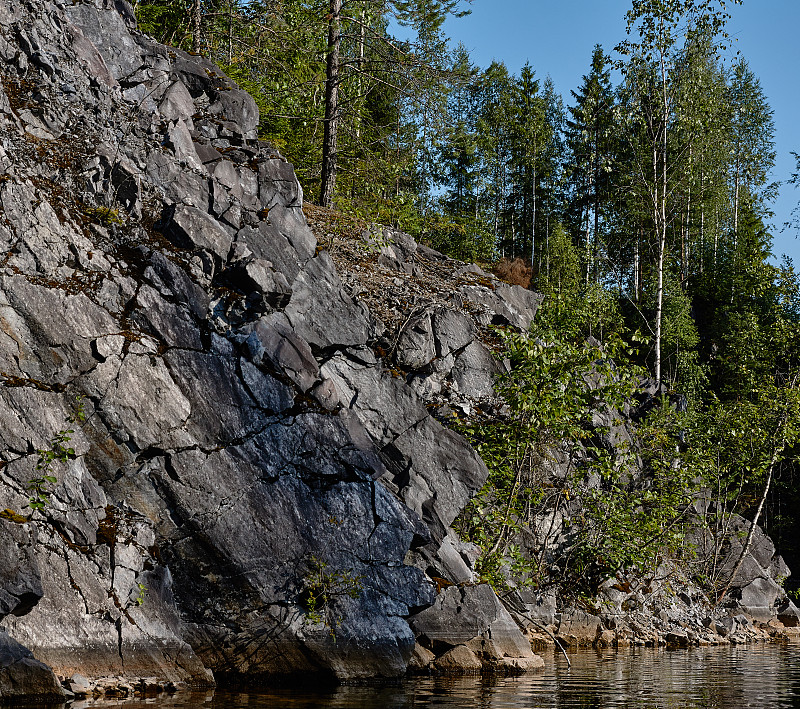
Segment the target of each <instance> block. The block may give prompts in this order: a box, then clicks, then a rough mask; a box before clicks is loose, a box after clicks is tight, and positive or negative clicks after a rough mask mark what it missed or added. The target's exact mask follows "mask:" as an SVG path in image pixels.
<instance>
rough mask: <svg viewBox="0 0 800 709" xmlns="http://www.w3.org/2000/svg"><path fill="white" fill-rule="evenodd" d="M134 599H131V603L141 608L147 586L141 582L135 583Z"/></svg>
mask: <svg viewBox="0 0 800 709" xmlns="http://www.w3.org/2000/svg"><path fill="white" fill-rule="evenodd" d="M136 591H137V593H136V598H134V599H133V602H134V603H135V604H136V605H137V606H141V605H142V604H143V603H144V599H145V596H146V595H147V586H145V585H144V584H143V583H141V582H137V583H136Z"/></svg>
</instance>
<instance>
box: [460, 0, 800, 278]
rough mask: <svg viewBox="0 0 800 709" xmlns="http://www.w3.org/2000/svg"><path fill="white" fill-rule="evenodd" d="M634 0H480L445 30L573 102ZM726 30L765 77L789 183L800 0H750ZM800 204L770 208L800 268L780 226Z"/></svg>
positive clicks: (789, 195) (787, 199)
mask: <svg viewBox="0 0 800 709" xmlns="http://www.w3.org/2000/svg"><path fill="white" fill-rule="evenodd" d="M630 5H631V3H630V0H474V1H473V3H472V14H471V15H470V16H468V17H465V18H462V19H451V20H448V23H447V26H446V32H447V33H448V34H449V36H450V37H452V38H453V41H454V42H459V41H461V42H463V43H464V44H465V45H466V47H467V48H468V49H469V50H471V55H472V58H473V61H474V62H475V63H476V64H478V65H479V66H481V67H486V66H488V65H489V63H490V62H491V61H492V60H493V59H497V60H499V61H503V62H505V64H506V66H508V68H509V69H510V70H512V71H518V70H519V68H520V67H521V66H522V65H523V64H525V62H526V61H530V63H531V65H532V66H533V68H534V69H535V70H536V74H537V76H538V77H539V78H544V77H545V76H547V75H548V74H549V75H550V76H551V77H552V79H553V82H554V83H555V86H556V89H557V90H558V91H559V92H560V93H561V94H562V96H563V97H564V101H565V103H566V104H570V103H571V99H572V97H571V95H570V91H571V90H573V89H576V88H577V87H578V86H579V85H580V82H581V77H582V76H583V74H585V73H586V72H587V71H588V69H589V61H590V58H591V54H592V49H593V47H594V45H595V44H597V43H600V44H602V45H603V47H604V49H606V51H611V49H613V47H614V46H615V45H616V44H617V43H618V42H619V41H620V40H621V39H623V38H624V37H625V12H626V11H627V10H628V9H629V7H630ZM731 15H732V17H731V20H730V21H729V23H728V31H729V33H730V34H731V36H732V37H734V38H735V39H736V42H735V43H734V44H733V48H732V50H731V51H730V52H728V57H729V58H730V59H733V58H734V57H735V51H736V50H738V51H739V52H741V53H742V55H743V56H744V57H745V58H746V59H747V61H748V62H749V64H750V67H751V68H752V70H753V71H754V72H755V73H756V75H757V76H758V77H759V79H760V80H761V86H762V88H763V89H764V93H765V95H766V96H767V99H768V100H769V102H770V105H771V106H772V108H773V110H774V111H775V128H776V149H777V152H778V159H777V162H776V169H775V173H774V175H773V179H775V180H786V179H787V178H788V177H789V176H790V174H791V172H792V169H793V167H794V159H793V158H792V157H791V154H790V153H791V151H793V150H795V151H797V152H800V94H799V93H798V89H799V88H800V87H799V86H798V79H797V72H798V71H800V37H799V36H798V34H800V0H744V3H743V4H742V5H740V6H733V7H732V8H731ZM798 200H800V189H795V188H794V187H792V186H791V185H785V186H783V187H782V188H781V194H780V197H779V198H778V200H777V201H776V202H775V203H774V204H773V205H772V207H773V210H774V211H775V219H774V220H773V224H774V227H773V230H772V233H773V236H774V249H773V250H774V251H775V253H776V254H777V255H778V256H780V255H781V254H783V253H786V254H788V255H789V256H791V257H792V258H793V259H794V261H795V265H796V266H798V267H800V240H799V239H798V238H797V237H796V235H795V233H794V232H793V231H789V230H787V231H785V232H783V233H781V232H780V229H781V225H782V224H783V222H785V221H786V220H787V219H788V218H789V215H790V213H791V211H792V209H793V208H794V206H795V205H796V204H797V202H798Z"/></svg>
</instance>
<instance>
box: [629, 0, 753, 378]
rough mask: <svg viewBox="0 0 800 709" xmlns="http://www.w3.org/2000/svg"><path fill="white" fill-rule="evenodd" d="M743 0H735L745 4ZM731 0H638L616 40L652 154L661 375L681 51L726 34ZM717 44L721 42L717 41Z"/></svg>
mask: <svg viewBox="0 0 800 709" xmlns="http://www.w3.org/2000/svg"><path fill="white" fill-rule="evenodd" d="M740 2H741V0H731V4H740ZM727 4H728V3H727V2H726V0H633V4H632V7H631V9H630V10H628V12H627V14H626V19H627V33H628V35H629V37H632V39H628V40H626V41H624V42H622V43H621V44H619V45H618V46H617V48H616V49H617V51H618V52H619V53H620V54H621V55H622V56H623V57H624V58H625V59H624V60H623V61H621V62H620V63H619V67H620V68H621V69H622V70H623V71H624V72H625V74H626V78H627V80H628V82H629V88H630V89H631V90H632V92H633V93H634V94H635V95H637V96H640V97H641V100H640V101H639V103H638V105H639V109H640V115H639V118H640V119H641V120H642V121H643V123H644V125H645V128H646V137H647V158H646V163H645V162H644V160H643V161H642V164H641V165H640V170H639V173H640V178H641V185H642V187H643V188H644V192H645V193H646V195H647V197H648V201H649V205H650V211H651V215H652V223H653V230H654V242H655V276H656V298H655V315H654V323H653V328H652V330H653V353H654V360H655V362H654V374H655V379H656V381H658V382H660V381H661V342H662V336H663V333H662V326H663V322H662V320H663V318H662V315H663V309H664V269H665V266H666V262H665V257H666V249H667V231H668V228H669V225H670V222H671V219H672V216H673V215H672V214H671V212H670V198H671V185H670V177H671V173H672V172H673V171H674V170H675V168H676V165H675V163H674V162H673V161H672V160H671V155H670V147H671V145H670V142H671V138H672V134H673V130H674V126H675V121H674V118H675V110H676V97H677V95H678V92H679V89H680V87H681V86H682V85H683V82H684V81H686V80H687V75H686V72H685V71H684V70H683V67H684V66H685V64H684V63H683V62H681V56H682V52H683V50H684V48H685V47H686V46H687V42H688V41H689V40H690V39H691V37H693V36H697V35H700V36H706V37H709V38H718V37H722V38H724V37H725V34H724V27H725V23H726V21H727V19H728V13H727V12H726V6H727ZM715 46H716V45H715Z"/></svg>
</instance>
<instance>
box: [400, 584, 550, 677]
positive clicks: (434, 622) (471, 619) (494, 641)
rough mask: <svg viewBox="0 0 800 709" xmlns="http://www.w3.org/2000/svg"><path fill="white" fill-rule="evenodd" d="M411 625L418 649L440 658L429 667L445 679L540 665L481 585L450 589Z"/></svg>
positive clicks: (527, 668)
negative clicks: (419, 647)
mask: <svg viewBox="0 0 800 709" xmlns="http://www.w3.org/2000/svg"><path fill="white" fill-rule="evenodd" d="M411 626H412V628H413V629H414V632H415V633H416V635H417V638H418V640H419V642H420V644H421V645H422V646H423V648H425V649H427V650H428V651H430V652H432V653H433V654H434V655H438V656H439V657H438V659H437V660H435V661H434V666H435V667H437V668H438V671H440V672H443V673H446V674H465V673H467V674H468V673H469V672H470V671H473V670H478V671H480V669H481V668H482V667H485V668H486V669H494V670H498V669H499V670H501V671H502V670H503V669H505V670H506V671H511V672H512V673H513V672H514V671H515V670H516V671H526V670H529V669H536V668H539V667H542V666H543V665H544V662H543V661H542V660H541V658H538V657H537V656H535V655H534V653H533V652H532V651H531V646H530V643H529V642H528V640H527V639H526V638H525V637H524V636H523V635H522V633H521V632H520V630H519V628H518V627H517V624H516V623H515V622H514V619H513V618H512V617H511V615H509V613H508V611H507V610H506V609H505V608H504V607H503V605H502V604H501V603H500V601H499V600H498V599H497V596H496V595H495V594H494V591H492V589H491V588H490V587H489V586H487V585H486V584H478V585H477V586H464V587H461V588H459V587H457V586H450V587H449V588H447V589H445V590H444V591H443V592H441V593H440V594H439V595H438V596H437V598H436V602H435V603H434V605H433V606H431V607H430V608H428V609H426V610H424V611H422V612H421V613H418V614H417V615H416V616H414V618H413V619H412V620H411ZM465 651H469V652H465ZM472 658H475V659H472ZM459 667H461V671H459Z"/></svg>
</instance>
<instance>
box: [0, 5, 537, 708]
mask: <svg viewBox="0 0 800 709" xmlns="http://www.w3.org/2000/svg"><path fill="white" fill-rule="evenodd" d="M0 57H2V60H3V64H2V67H1V68H0V78H1V79H2V83H1V84H0V242H2V248H1V249H0V252H1V253H2V262H1V263H0V373H2V386H0V422H1V423H0V449H1V450H0V457H1V458H2V465H0V510H2V509H4V510H5V512H3V513H2V515H1V517H2V519H0V556H2V558H3V560H4V563H2V564H0V619H2V621H3V624H2V628H3V629H2V630H0V643H2V648H3V651H2V653H0V696H19V695H23V694H27V693H38V694H40V695H42V694H52V695H59V694H61V692H62V689H61V685H60V683H59V682H58V681H57V680H56V679H55V677H54V675H53V672H55V674H56V675H58V677H60V678H62V680H63V679H67V680H68V678H70V677H73V675H75V677H76V678H75V679H74V680H73V681H72V682H71V683H70V682H69V681H67V682H66V684H67V685H68V686H71V687H72V689H73V690H75V691H81V689H82V688H84V689H85V686H86V685H85V680H84V679H83V678H82V677H81V676H83V677H88V678H90V679H91V680H92V681H93V682H100V685H102V681H103V680H102V678H113V679H112V680H108V682H111V683H112V684H113V683H114V682H115V683H116V684H115V685H114V686H116V687H117V689H118V690H119V691H122V692H126V691H129V690H130V689H131V688H132V687H136V686H169V685H174V686H179V685H181V684H195V685H197V684H206V685H207V684H210V683H212V682H214V681H237V680H245V681H251V682H258V681H264V680H266V679H269V678H270V677H273V676H275V675H291V674H298V673H307V672H319V673H323V674H327V675H330V676H332V677H336V678H338V679H352V678H360V677H389V676H397V675H400V674H402V673H403V672H404V671H405V670H406V666H407V664H408V662H409V659H410V658H411V655H412V651H413V650H414V647H415V638H414V634H413V632H412V631H411V628H410V627H409V624H408V622H407V618H408V617H409V616H410V615H412V614H414V613H415V612H417V611H420V610H421V609H423V608H426V607H428V606H430V605H431V604H432V603H433V601H434V597H435V591H434V586H433V585H432V584H431V583H430V581H429V580H427V578H426V574H425V570H426V568H427V567H428V566H431V565H436V564H437V563H439V561H438V560H439V556H440V554H439V551H440V549H441V548H442V545H443V544H444V543H445V542H447V549H446V553H447V554H448V555H449V556H450V557H452V560H453V563H456V562H457V560H459V559H461V557H460V556H459V555H458V553H457V551H456V550H455V547H453V543H454V541H453V539H451V538H450V536H449V533H448V529H449V525H450V523H451V522H452V520H453V519H454V517H455V516H456V515H457V514H458V512H459V511H460V510H461V508H462V507H463V506H464V504H465V503H466V501H467V500H468V499H469V498H470V496H471V495H472V494H473V493H474V491H475V490H476V489H478V488H479V487H480V486H481V485H482V484H483V482H484V480H485V478H486V475H487V471H486V468H485V466H484V465H483V463H482V461H481V460H480V459H479V458H478V456H477V455H476V454H475V452H474V451H473V450H472V449H471V447H470V446H469V445H468V444H467V443H466V442H465V441H464V440H463V439H462V438H461V437H460V436H458V435H457V434H455V433H453V432H451V431H449V430H448V429H446V428H444V427H443V426H442V425H441V424H440V423H439V422H438V421H437V420H436V418H435V417H434V416H432V415H431V414H430V413H429V411H428V408H427V407H426V406H425V404H424V402H423V400H422V399H421V398H420V396H419V395H418V393H417V392H416V391H415V388H414V387H412V386H409V385H408V384H407V383H406V381H405V380H404V379H401V378H398V377H397V376H396V373H393V372H392V371H390V370H389V369H387V368H386V367H385V366H384V362H383V360H382V359H381V353H380V351H378V352H376V349H375V345H376V343H377V342H378V340H379V338H380V336H381V334H382V332H383V331H384V329H385V326H384V324H383V323H382V322H381V320H380V319H379V318H378V317H376V316H375V315H373V314H371V313H370V312H369V310H368V308H367V307H365V305H364V304H363V303H361V302H359V301H358V300H356V299H355V298H354V297H353V295H352V294H351V293H349V292H348V290H347V289H346V288H344V287H343V284H342V281H341V279H340V277H339V275H337V270H336V268H335V266H334V264H333V262H332V260H331V258H330V256H329V254H328V252H327V251H325V250H322V249H320V248H319V246H318V244H317V241H316V239H315V237H314V235H313V234H312V232H311V231H310V229H309V228H308V226H307V223H306V220H305V218H304V215H303V212H302V206H303V193H302V189H301V187H300V185H299V184H298V182H297V179H296V178H295V175H294V172H293V169H292V166H291V165H290V164H289V163H287V162H286V160H285V159H284V158H283V157H282V156H281V155H279V154H278V153H277V152H276V151H275V150H273V149H272V148H270V146H269V145H267V144H265V143H263V142H261V141H259V140H258V138H257V134H256V127H257V124H258V111H257V109H256V106H255V104H254V102H253V101H252V99H251V98H250V97H249V96H248V95H247V94H246V93H244V92H242V91H240V90H238V88H237V87H236V86H235V85H234V84H233V83H232V82H231V81H230V80H229V79H228V78H227V77H226V76H224V75H223V74H222V73H221V72H220V70H219V69H218V68H217V67H216V66H214V65H213V64H211V63H209V62H207V61H206V60H204V59H203V58H201V57H196V56H190V55H188V54H185V53H183V52H180V51H178V50H173V49H168V48H166V47H163V46H161V45H158V44H156V43H154V42H153V41H152V40H151V39H149V38H148V37H146V36H144V35H142V34H141V33H139V32H138V31H137V30H136V28H135V21H134V18H133V15H132V12H131V8H130V6H129V5H128V4H127V3H126V2H124V0H118V1H117V2H111V1H106V0H97V1H96V2H78V3H75V4H67V3H63V2H59V1H55V2H44V1H42V0H35V1H33V2H23V1H22V0H0ZM398 248H399V247H398ZM419 257H420V258H427V259H429V260H433V261H436V260H437V259H439V258H440V257H439V256H438V255H436V254H435V252H430V253H428V254H423V252H422V250H420V253H419ZM407 275H408V277H409V278H413V273H411V272H409V273H408V274H407ZM468 280H470V283H469V284H467V283H465V288H472V289H473V290H474V291H475V293H474V294H473V295H476V298H475V300H480V299H481V298H482V297H488V298H489V301H490V302H489V304H488V306H481V307H484V308H485V309H486V310H487V312H489V311H492V313H490V317H494V316H495V315H496V314H497V313H500V314H501V316H503V314H504V316H507V317H516V318H519V319H521V321H522V322H523V323H524V322H525V321H527V322H529V321H530V319H531V317H532V316H533V312H534V311H535V308H536V306H537V303H538V300H537V297H535V296H534V295H533V294H530V293H528V292H525V291H522V289H516V291H514V289H510V288H509V289H507V290H508V292H509V299H508V302H505V301H504V300H503V299H502V298H498V297H497V296H495V295H493V294H492V293H491V292H490V289H488V288H486V287H485V286H481V285H480V284H479V283H478V280H479V277H478V276H474V277H472V278H471V279H468ZM487 294H488V295H487ZM469 295H470V294H469V292H467V293H465V297H469ZM494 311H497V312H494ZM512 314H513V315H512ZM433 317H434V318H435V320H436V322H437V323H438V325H437V329H436V332H437V333H438V334H437V336H436V339H435V341H434V339H432V337H431V336H427V337H428V340H426V342H425V348H427V349H425V352H426V353H427V354H426V356H428V357H429V359H434V358H438V359H439V360H441V361H442V362H446V363H447V367H446V369H447V371H446V372H440V374H441V375H442V377H450V379H451V380H452V381H454V382H460V385H461V386H464V387H469V386H471V384H470V382H471V381H472V380H473V379H475V378H476V377H477V378H479V379H481V382H482V384H481V386H483V387H484V388H486V387H487V386H490V383H491V367H490V370H489V373H488V374H487V372H481V371H480V370H481V367H483V365H485V364H487V363H491V357H490V356H489V355H488V350H486V348H485V347H484V346H483V345H480V344H479V343H478V342H477V341H476V339H475V332H474V328H473V327H472V325H471V321H469V320H468V319H467V318H465V317H464V316H458V315H457V313H456V311H455V310H453V309H448V308H440V309H439V310H437V311H436V313H435V314H434V315H433ZM409 336H411V335H409ZM432 348H433V349H432ZM406 349H408V348H406ZM428 350H430V352H428ZM434 350H435V351H434ZM409 351H410V350H409ZM492 366H493V365H492ZM430 385H431V384H430V382H429V383H426V384H424V386H430ZM53 479H55V482H53ZM37 480H38V482H36V481H37ZM37 501H38V502H40V503H41V506H39V505H38V504H37ZM32 502H33V503H34V504H33V505H32V504H31V503H32ZM409 554H410V556H409ZM460 563H461V565H462V566H464V569H466V566H465V565H464V562H463V561H461V562H460ZM488 603H489V605H490V608H489V611H490V616H491V617H489V618H488V619H487V620H486V622H485V623H483V626H481V627H479V628H478V629H477V630H476V631H474V632H473V633H472V635H476V633H477V635H478V636H480V635H481V632H482V631H485V632H486V633H488V632H489V628H490V626H492V627H494V628H496V629H497V628H499V627H500V626H498V623H499V624H500V625H502V626H503V627H504V628H505V630H503V632H504V633H505V635H507V636H509V637H511V641H510V645H508V647H507V648H505V649H503V648H501V649H500V650H494V651H493V653H494V654H491V653H490V655H491V657H492V659H493V660H495V661H498V662H499V661H501V660H502V658H503V657H504V656H505V655H510V656H511V657H516V658H517V660H518V661H517V660H515V661H514V662H509V663H506V664H509V665H514V664H515V663H516V664H517V665H518V664H520V662H521V663H522V664H525V663H527V664H529V665H530V664H531V663H534V664H535V662H534V659H533V658H534V656H533V655H532V654H531V652H530V648H529V647H524V646H520V645H519V642H518V640H519V638H520V637H521V636H519V632H518V630H517V629H516V626H515V625H514V624H513V622H511V620H510V617H509V616H508V614H507V613H506V612H505V610H504V609H502V607H500V606H499V604H498V603H497V601H496V599H494V596H493V594H491V592H490V593H489V596H488ZM484 605H485V604H484ZM493 624H494V625H493ZM12 638H13V640H12ZM32 654H33V656H35V658H36V659H33V657H32ZM48 668H52V670H53V672H51V671H50V669H48ZM98 686H99V685H98Z"/></svg>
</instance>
